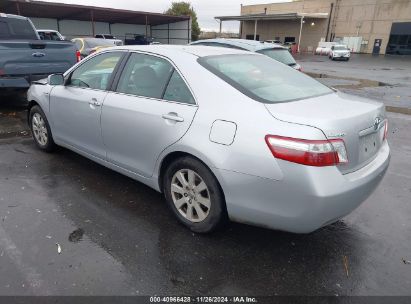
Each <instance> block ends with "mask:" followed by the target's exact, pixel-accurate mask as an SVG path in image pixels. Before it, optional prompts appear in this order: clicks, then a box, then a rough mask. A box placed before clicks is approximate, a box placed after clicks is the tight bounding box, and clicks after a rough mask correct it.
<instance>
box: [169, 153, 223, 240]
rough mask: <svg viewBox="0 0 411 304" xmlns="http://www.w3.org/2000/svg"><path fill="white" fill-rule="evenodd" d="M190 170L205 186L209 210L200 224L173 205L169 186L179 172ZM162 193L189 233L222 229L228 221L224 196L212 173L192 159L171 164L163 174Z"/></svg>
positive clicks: (188, 158)
mask: <svg viewBox="0 0 411 304" xmlns="http://www.w3.org/2000/svg"><path fill="white" fill-rule="evenodd" d="M185 169H188V170H192V171H194V172H195V173H196V174H198V176H200V177H201V178H202V180H203V181H204V183H205V184H206V185H207V188H208V193H209V199H210V208H209V213H208V215H207V217H206V218H205V219H204V220H202V221H200V222H193V221H190V220H188V219H187V218H185V217H184V216H183V215H182V214H181V213H180V212H179V211H178V209H177V207H176V206H175V205H174V202H173V197H172V193H171V184H172V180H173V176H174V174H175V173H176V172H178V171H179V170H185ZM163 193H164V196H165V199H166V201H167V204H168V205H169V207H170V209H171V210H172V212H173V213H174V215H175V216H176V217H177V219H178V220H179V221H180V222H181V223H182V224H183V225H185V226H186V227H188V228H190V229H191V231H193V232H197V233H209V232H213V231H215V230H217V229H219V228H222V227H223V226H224V225H225V224H226V223H227V221H228V216H227V209H226V204H225V200H224V195H223V192H222V190H221V187H220V184H219V183H218V181H217V179H216V178H215V176H214V175H213V173H212V172H211V171H210V170H209V169H208V168H207V167H206V166H205V165H204V164H203V163H202V162H200V161H199V160H197V159H195V158H193V157H189V156H187V157H182V158H179V159H177V160H175V161H174V162H173V163H171V164H170V165H169V166H168V167H167V169H166V170H165V172H164V176H163Z"/></svg>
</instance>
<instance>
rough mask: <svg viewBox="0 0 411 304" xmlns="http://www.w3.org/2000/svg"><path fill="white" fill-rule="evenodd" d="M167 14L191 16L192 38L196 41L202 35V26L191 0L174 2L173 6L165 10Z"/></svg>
mask: <svg viewBox="0 0 411 304" xmlns="http://www.w3.org/2000/svg"><path fill="white" fill-rule="evenodd" d="M165 14H167V15H174V16H191V40H193V41H195V40H197V39H198V37H199V36H200V31H201V30H200V26H199V25H198V22H197V14H196V12H195V11H194V8H193V7H192V6H191V4H190V2H184V1H180V2H173V3H171V7H170V8H169V9H168V10H166V11H165Z"/></svg>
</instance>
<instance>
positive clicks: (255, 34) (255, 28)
mask: <svg viewBox="0 0 411 304" xmlns="http://www.w3.org/2000/svg"><path fill="white" fill-rule="evenodd" d="M254 40H257V19H255V21H254Z"/></svg>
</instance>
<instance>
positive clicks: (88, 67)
mask: <svg viewBox="0 0 411 304" xmlns="http://www.w3.org/2000/svg"><path fill="white" fill-rule="evenodd" d="M122 56H123V53H121V52H113V53H104V54H101V55H97V56H96V57H94V58H92V59H90V60H87V61H86V62H85V63H83V64H82V65H80V66H79V67H78V68H77V69H75V70H74V71H73V72H72V74H71V76H70V79H69V82H68V85H69V86H74V87H80V88H90V89H97V90H107V89H108V85H109V82H110V78H111V76H112V74H113V71H114V69H115V68H116V66H117V64H118V62H119V61H120V58H121V57H122Z"/></svg>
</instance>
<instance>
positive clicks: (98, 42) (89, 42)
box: [84, 38, 113, 48]
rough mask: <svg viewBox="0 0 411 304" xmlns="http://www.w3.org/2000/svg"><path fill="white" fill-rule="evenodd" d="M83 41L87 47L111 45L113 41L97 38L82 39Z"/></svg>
mask: <svg viewBox="0 0 411 304" xmlns="http://www.w3.org/2000/svg"><path fill="white" fill-rule="evenodd" d="M84 41H85V42H86V44H87V47H89V48H94V47H98V46H113V43H112V42H111V41H106V40H104V39H99V38H95V39H84Z"/></svg>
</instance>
